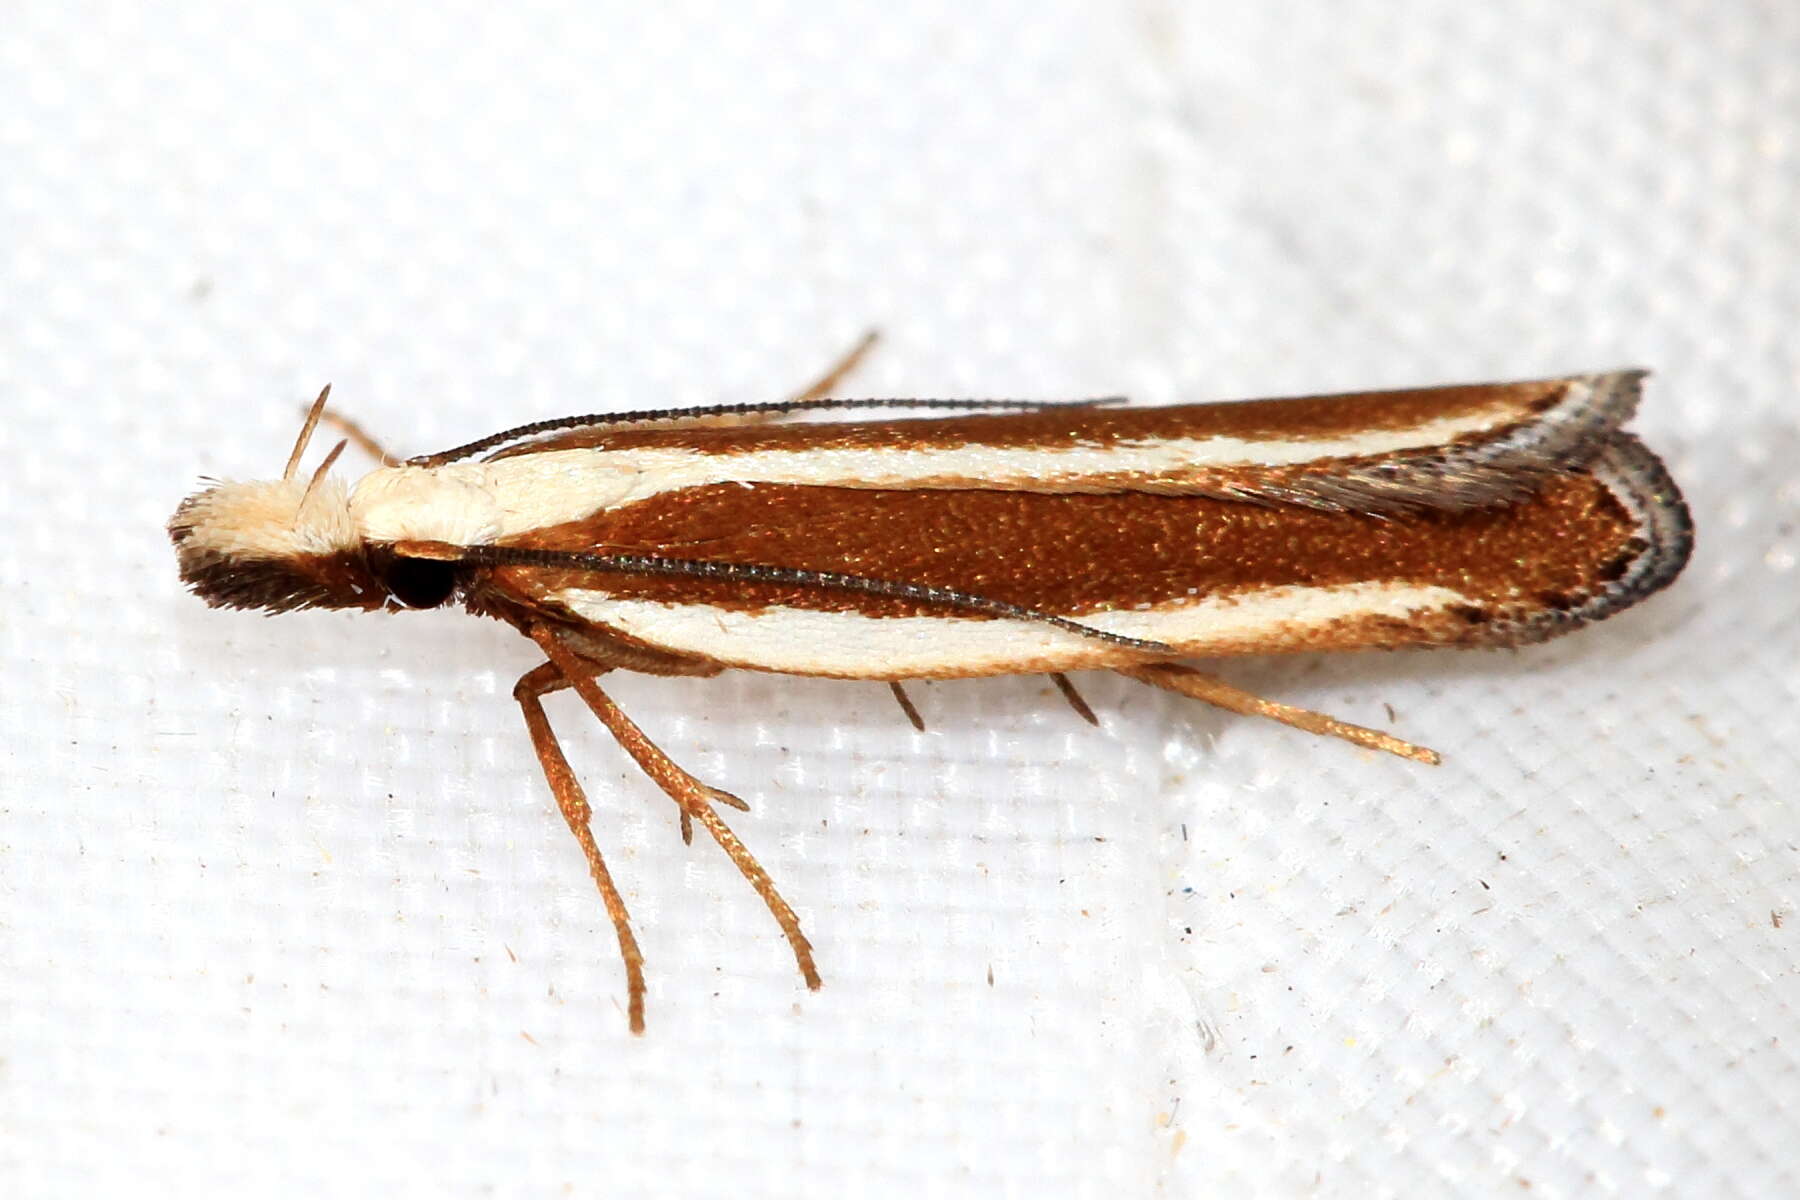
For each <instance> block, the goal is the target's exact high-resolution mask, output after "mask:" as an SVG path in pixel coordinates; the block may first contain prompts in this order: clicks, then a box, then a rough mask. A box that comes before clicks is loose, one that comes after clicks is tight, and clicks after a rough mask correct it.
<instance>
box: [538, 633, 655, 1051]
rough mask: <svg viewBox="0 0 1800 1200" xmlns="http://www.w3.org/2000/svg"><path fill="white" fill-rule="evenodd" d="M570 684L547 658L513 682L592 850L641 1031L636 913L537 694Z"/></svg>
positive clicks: (561, 795) (554, 781) (545, 763)
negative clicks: (597, 838)
mask: <svg viewBox="0 0 1800 1200" xmlns="http://www.w3.org/2000/svg"><path fill="white" fill-rule="evenodd" d="M568 686H569V681H568V680H567V679H566V678H564V677H563V673H562V672H561V671H560V670H558V669H557V667H556V664H555V663H543V664H541V665H539V666H536V667H533V668H532V669H531V670H529V671H527V672H525V674H523V675H521V676H519V682H518V683H516V684H514V685H513V698H514V699H515V700H517V701H518V702H519V707H520V708H521V709H523V710H524V711H525V728H526V730H527V732H529V733H530V734H531V747H532V749H534V750H536V751H537V756H538V765H539V766H540V767H542V768H543V771H544V780H545V782H547V783H548V784H549V785H550V791H551V794H552V795H554V796H555V797H556V807H557V808H559V809H560V810H562V815H563V820H564V821H566V822H568V825H569V832H570V833H572V834H574V835H575V840H576V841H577V842H578V843H580V845H581V852H582V854H584V855H586V856H587V861H588V872H589V873H590V874H591V875H593V877H594V883H595V885H596V886H598V887H599V889H600V899H601V902H602V903H604V904H605V905H606V915H607V916H609V917H611V918H612V923H613V929H615V930H616V931H617V932H618V935H619V955H620V957H622V958H624V960H625V991H626V996H627V1001H626V1011H627V1015H628V1018H629V1020H630V1022H631V1032H633V1033H642V1032H644V955H643V953H642V952H641V951H640V950H639V949H638V944H637V938H636V936H634V935H633V934H632V932H631V914H630V913H628V912H626V911H625V898H624V897H623V896H621V895H619V889H618V887H617V886H616V885H614V883H613V878H612V872H610V871H608V870H607V869H606V860H605V859H603V858H601V857H600V847H599V846H597V845H595V844H594V834H593V831H592V830H591V829H590V828H589V827H588V826H589V822H590V821H592V819H593V816H594V810H593V809H592V808H591V807H590V806H589V805H588V801H587V796H586V794H585V793H583V792H582V790H581V783H580V781H579V780H577V779H576V778H575V772H574V770H573V769H571V768H570V766H569V760H568V758H567V757H565V756H564V754H563V752H562V745H561V743H559V742H558V741H557V740H556V731H555V730H554V729H552V728H551V727H550V718H549V717H548V716H547V715H546V714H545V712H544V706H543V704H542V703H540V702H539V700H538V697H539V696H542V695H544V694H545V693H546V692H554V691H557V690H558V689H560V688H565V687H568Z"/></svg>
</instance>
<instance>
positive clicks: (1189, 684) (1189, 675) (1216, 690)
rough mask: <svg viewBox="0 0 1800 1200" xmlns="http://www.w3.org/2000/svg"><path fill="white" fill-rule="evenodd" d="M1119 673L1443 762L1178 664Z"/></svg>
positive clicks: (1237, 709) (1373, 731) (1371, 746)
mask: <svg viewBox="0 0 1800 1200" xmlns="http://www.w3.org/2000/svg"><path fill="white" fill-rule="evenodd" d="M1116 670H1117V671H1118V672H1119V674H1121V675H1129V676H1131V678H1133V679H1137V680H1141V681H1142V682H1144V683H1147V684H1150V685H1151V686H1153V687H1159V688H1165V689H1167V690H1168V691H1171V692H1176V693H1179V694H1180V695H1183V696H1187V697H1190V698H1191V699H1194V700H1202V701H1205V702H1206V703H1207V704H1211V705H1215V706H1216V707H1219V708H1222V709H1225V710H1226V711H1227V712H1234V713H1240V714H1242V715H1244V716H1247V717H1268V718H1269V719H1270V720H1272V721H1280V722H1281V723H1282V724H1283V725H1292V726H1293V727H1294V728H1295V729H1304V730H1305V731H1306V732H1308V733H1316V734H1320V735H1322V736H1325V737H1335V738H1342V739H1343V740H1344V741H1346V742H1354V743H1355V744H1357V745H1358V746H1367V747H1368V748H1369V749H1371V750H1384V751H1386V752H1387V753H1389V754H1397V755H1399V756H1400V757H1401V758H1410V759H1412V760H1414V761H1415V762H1422V763H1429V764H1430V765H1432V766H1436V765H1437V764H1438V762H1439V761H1440V759H1439V757H1438V753H1437V751H1435V750H1428V749H1426V748H1425V747H1424V746H1415V745H1413V744H1412V743H1411V742H1406V741H1402V740H1400V739H1399V738H1397V737H1394V736H1392V735H1390V734H1386V733H1382V732H1381V731H1379V730H1376V729H1366V728H1364V727H1363V726H1361V725H1352V724H1350V723H1349V722H1348V721H1340V720H1338V719H1337V718H1336V717H1328V716H1326V715H1325V714H1324V713H1317V712H1313V711H1312V710H1311V709H1307V708H1296V707H1295V706H1293V705H1291V704H1282V703H1280V702H1279V701H1276V700H1266V699H1264V698H1263V697H1261V696H1258V695H1256V694H1255V693H1254V692H1247V691H1245V690H1244V689H1242V688H1239V687H1233V686H1232V685H1231V684H1229V683H1226V682H1225V681H1224V680H1223V679H1220V678H1218V677H1217V676H1213V675H1206V674H1202V673H1201V672H1199V671H1196V670H1194V669H1193V668H1192V667H1183V666H1178V665H1177V664H1175V663H1152V664H1150V665H1148V666H1142V667H1118V668H1116Z"/></svg>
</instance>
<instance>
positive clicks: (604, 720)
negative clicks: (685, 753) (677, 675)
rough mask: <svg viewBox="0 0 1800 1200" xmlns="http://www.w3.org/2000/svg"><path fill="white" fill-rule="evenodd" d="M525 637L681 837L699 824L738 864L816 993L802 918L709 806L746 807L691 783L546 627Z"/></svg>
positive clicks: (815, 972)
mask: <svg viewBox="0 0 1800 1200" xmlns="http://www.w3.org/2000/svg"><path fill="white" fill-rule="evenodd" d="M528 632H529V633H530V636H531V639H532V640H533V641H535V642H536V643H537V644H538V645H539V646H541V647H542V648H543V651H544V653H545V654H546V655H548V656H549V658H550V661H551V662H552V663H554V664H555V665H556V667H557V669H558V670H559V671H561V672H562V674H563V677H564V678H565V679H566V680H567V681H568V683H569V686H570V687H573V688H574V689H575V692H576V694H577V695H579V696H580V697H581V698H582V700H583V701H584V702H586V704H587V706H588V708H589V709H590V710H592V712H593V714H594V716H596V717H598V718H599V719H600V723H601V724H602V725H604V726H606V729H607V732H609V733H611V734H612V735H613V739H614V740H615V741H617V742H618V743H619V746H620V747H621V748H622V749H623V750H624V751H625V753H627V754H629V755H631V757H632V759H633V760H634V761H636V763H637V765H638V767H639V768H640V769H642V770H643V772H644V774H646V775H648V776H649V777H650V778H651V780H653V781H654V782H655V783H656V785H657V786H658V787H660V788H662V790H663V791H664V792H665V793H667V795H668V797H669V799H671V800H673V801H675V803H676V805H677V806H678V807H679V808H680V809H681V826H682V836H683V838H684V839H691V838H692V837H693V824H692V822H694V821H698V822H700V824H701V825H703V826H705V827H706V831H707V832H708V833H709V834H711V835H712V839H713V841H715V842H717V843H718V844H719V849H721V850H723V851H724V852H725V855H726V857H727V858H729V859H731V861H732V862H733V863H734V864H736V866H737V869H738V871H739V873H740V874H742V875H743V876H744V878H745V879H747V880H749V881H750V886H751V887H753V888H755V889H756V894H757V895H759V896H761V897H762V900H763V903H764V904H765V905H767V906H768V909H769V912H770V914H771V915H773V916H774V918H775V923H776V924H778V925H780V926H781V932H782V933H783V934H784V935H785V936H786V937H787V940H788V945H789V946H790V947H791V948H792V949H793V952H794V960H795V962H796V963H797V964H798V965H799V967H800V975H801V977H802V978H803V979H805V980H806V986H807V987H809V988H814V989H816V988H818V987H819V984H820V982H821V981H820V979H819V971H818V968H817V967H815V966H814V965H813V956H812V943H811V942H809V941H807V940H806V935H805V934H803V933H801V932H800V918H799V917H797V916H796V915H794V910H793V909H792V908H790V907H788V903H787V901H786V900H783V899H782V898H781V893H780V892H778V891H776V890H775V881H774V880H772V879H770V878H769V873H768V872H767V871H765V870H763V868H762V864H761V863H759V862H757V861H756V858H755V856H754V855H752V854H751V853H750V851H749V848H748V847H746V846H745V845H744V843H743V842H741V841H739V840H738V837H737V835H736V834H734V833H733V832H731V829H730V828H729V827H728V826H727V825H726V824H725V821H724V818H722V817H720V816H719V814H718V811H717V810H716V809H715V808H714V807H713V805H714V804H728V805H730V806H731V807H733V808H739V809H744V810H746V811H747V810H748V809H749V807H750V806H749V805H747V804H745V803H744V802H743V801H742V800H740V799H738V798H737V797H736V796H734V795H732V794H731V793H730V792H727V791H723V790H721V789H719V788H716V787H712V786H711V785H709V784H705V783H702V782H700V781H699V780H698V779H695V778H694V777H693V776H692V775H690V774H688V773H687V772H686V771H685V770H683V769H682V768H681V767H680V766H679V765H677V764H676V762H675V760H674V759H672V758H670V757H669V756H668V755H667V754H664V753H663V751H662V749H661V748H660V747H659V746H657V745H656V743H655V742H652V741H651V740H650V738H649V737H648V736H647V735H646V734H645V733H644V731H643V730H642V729H639V728H638V726H637V722H635V721H633V720H632V719H631V718H630V717H628V716H626V715H625V712H624V710H623V709H621V708H620V707H619V706H618V705H617V704H615V703H613V699H612V697H611V696H608V695H607V694H606V693H605V692H603V691H601V690H600V685H599V684H597V683H595V682H594V675H595V673H596V671H595V668H594V665H593V664H592V663H589V662H587V661H586V660H584V659H582V658H580V657H578V656H577V655H576V654H575V653H574V652H573V651H571V650H570V649H569V648H568V647H567V646H565V645H563V643H562V640H561V639H560V638H558V637H557V635H556V631H555V630H553V629H551V628H550V627H548V626H545V625H533V626H532V627H531V628H530V629H529V631H528Z"/></svg>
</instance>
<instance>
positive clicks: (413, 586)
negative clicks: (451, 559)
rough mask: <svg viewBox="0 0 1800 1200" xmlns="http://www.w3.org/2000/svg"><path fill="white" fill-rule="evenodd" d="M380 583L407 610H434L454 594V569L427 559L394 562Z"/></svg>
mask: <svg viewBox="0 0 1800 1200" xmlns="http://www.w3.org/2000/svg"><path fill="white" fill-rule="evenodd" d="M382 582H383V583H385V584H387V590H388V592H389V593H390V594H391V595H392V596H393V597H394V599H396V600H398V601H399V602H400V603H402V604H404V605H406V607H408V608H436V607H437V606H438V605H440V604H442V603H443V602H444V601H446V600H448V599H450V595H451V593H452V592H454V591H456V566H455V564H453V563H446V562H437V561H435V560H433V559H429V558H396V559H395V560H394V561H393V564H392V565H391V566H389V567H388V569H387V574H386V575H385V576H384V578H383V579H382Z"/></svg>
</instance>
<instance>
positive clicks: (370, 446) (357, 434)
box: [319, 409, 402, 467]
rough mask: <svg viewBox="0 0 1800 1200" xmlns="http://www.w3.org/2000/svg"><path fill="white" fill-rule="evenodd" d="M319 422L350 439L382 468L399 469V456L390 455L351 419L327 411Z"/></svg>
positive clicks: (321, 414)
mask: <svg viewBox="0 0 1800 1200" xmlns="http://www.w3.org/2000/svg"><path fill="white" fill-rule="evenodd" d="M319 420H320V421H321V422H323V423H324V424H326V425H329V426H331V427H332V428H333V429H335V430H337V431H338V432H339V433H341V434H343V435H344V436H345V437H346V438H349V439H350V443H351V444H352V445H353V446H355V447H356V448H357V449H358V450H361V451H362V452H363V453H364V454H367V455H368V456H369V457H370V458H372V459H375V460H376V461H377V462H379V463H380V464H381V465H382V466H384V467H397V466H399V465H400V463H401V461H402V460H401V458H400V457H399V455H396V454H392V453H390V452H389V451H388V450H387V449H386V448H385V447H383V446H382V444H381V443H380V442H379V441H377V440H376V439H375V437H374V435H372V434H371V433H369V431H368V430H366V429H364V428H363V427H362V426H361V425H358V424H357V423H356V422H355V421H352V420H351V419H350V418H349V417H346V416H342V415H340V414H338V413H335V412H332V411H331V410H329V409H327V410H326V411H324V412H322V413H320V414H319Z"/></svg>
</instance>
